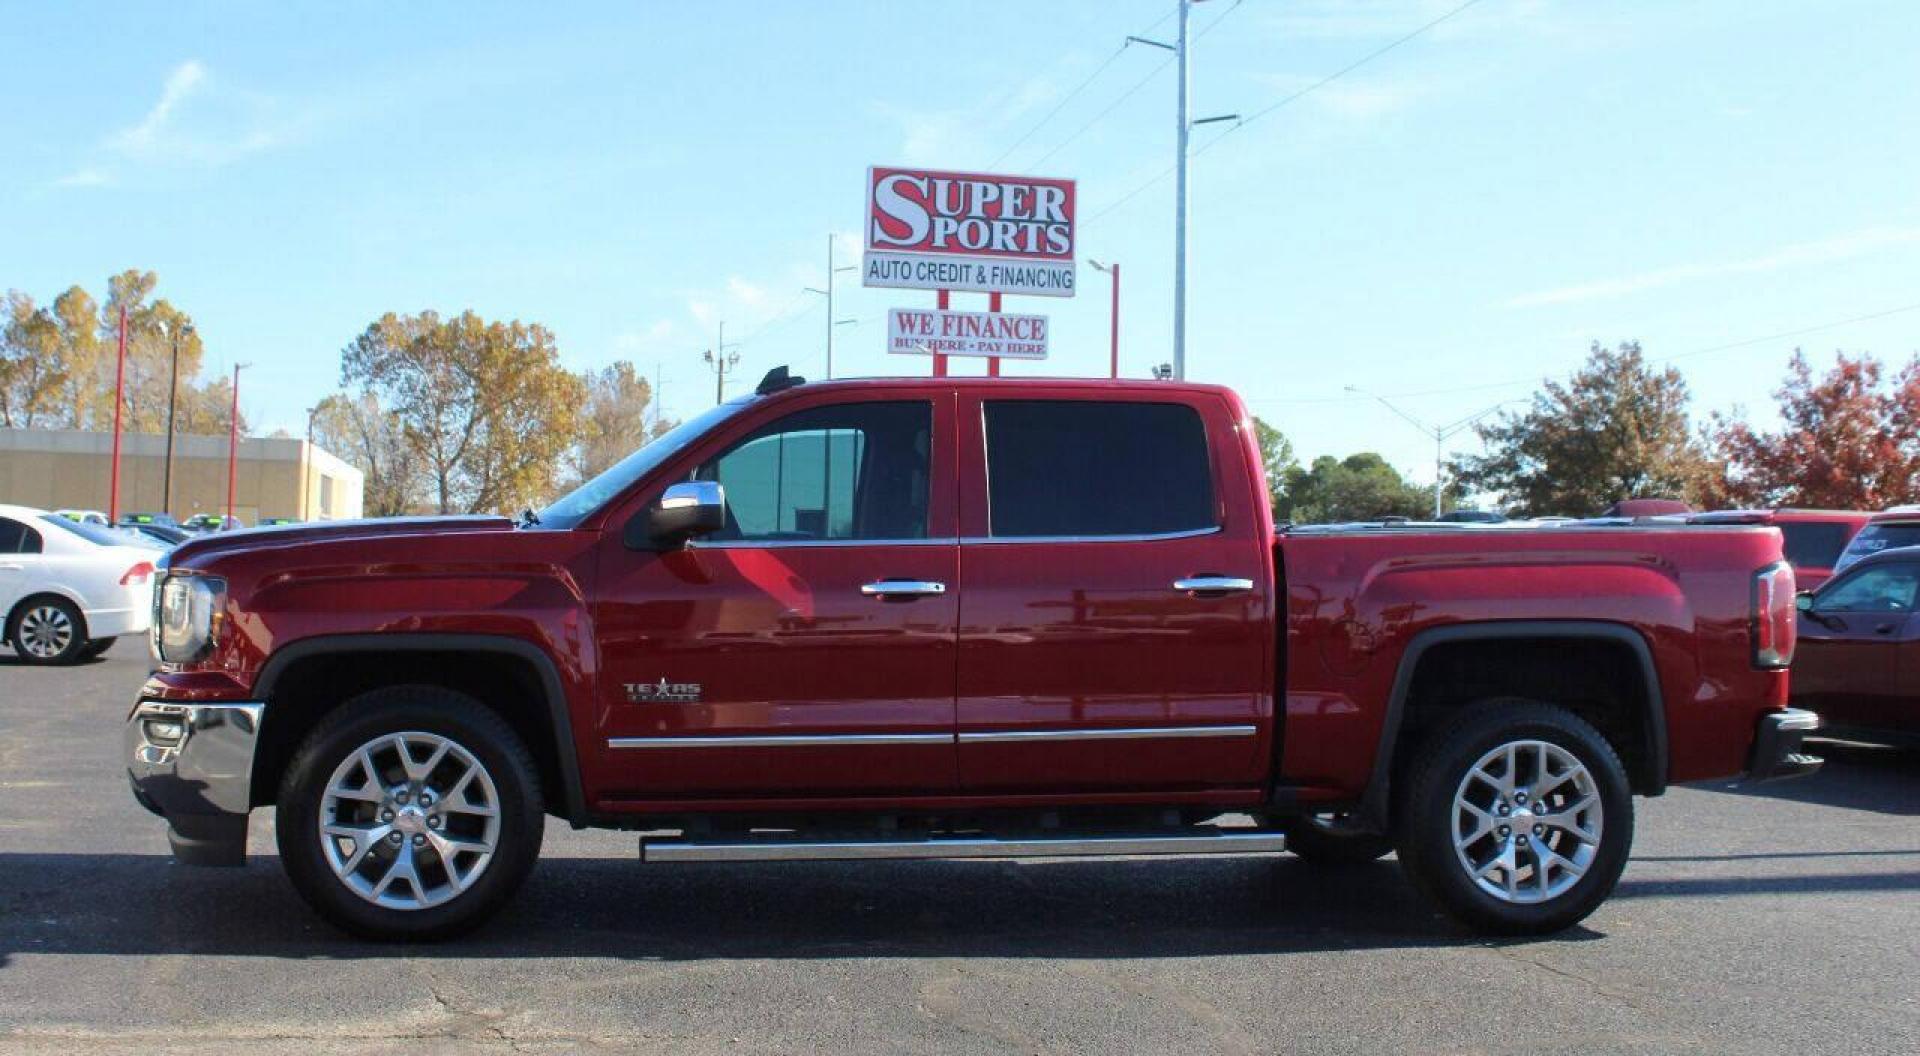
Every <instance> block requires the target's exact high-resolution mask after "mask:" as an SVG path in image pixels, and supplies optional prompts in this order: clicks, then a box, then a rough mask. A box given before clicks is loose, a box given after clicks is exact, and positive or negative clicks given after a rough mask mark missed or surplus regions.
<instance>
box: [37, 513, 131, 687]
mask: <svg viewBox="0 0 1920 1056" xmlns="http://www.w3.org/2000/svg"><path fill="white" fill-rule="evenodd" d="M156 556H157V555H156V554H155V553H154V551H153V549H152V548H151V547H148V546H143V545H141V544H139V543H135V542H133V541H132V540H130V539H129V538H128V537H127V536H126V535H124V534H122V533H120V532H117V531H114V530H113V529H111V528H107V527H103V526H101V525H97V524H86V523H82V522H78V521H71V520H68V519H67V518H65V517H62V516H60V515H59V514H57V513H48V512H46V511H45V510H36V509H31V508H29V507H26V506H6V505H0V614H4V615H5V617H6V623H5V624H4V625H3V627H0V630H4V634H5V637H6V641H7V644H8V645H10V646H12V647H13V651H14V653H15V655H17V656H18V657H19V658H20V660H21V661H22V662H24V663H29V664H72V663H78V662H79V661H82V660H87V659H90V658H92V657H96V656H99V655H100V654H101V653H104V652H106V651H107V650H108V649H109V648H111V647H112V645H113V642H114V639H116V638H118V637H120V636H121V635H124V634H145V633H146V631H147V627H148V626H149V624H151V622H152V620H153V579H154V574H153V561H154V558H155V557H156Z"/></svg>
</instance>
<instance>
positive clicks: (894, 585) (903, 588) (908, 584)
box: [860, 579, 947, 598]
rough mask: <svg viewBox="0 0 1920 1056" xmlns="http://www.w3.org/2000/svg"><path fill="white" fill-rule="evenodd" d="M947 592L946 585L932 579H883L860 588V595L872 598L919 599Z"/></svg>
mask: <svg viewBox="0 0 1920 1056" xmlns="http://www.w3.org/2000/svg"><path fill="white" fill-rule="evenodd" d="M946 592H947V585H946V584H945V583H935V582H933V581H932V580H930V579H883V580H880V581H879V582H877V583H868V584H866V585H864V586H862V587H861V588H860V593H862V594H865V595H866V596H867V597H870V598H919V597H925V596H927V595H929V594H945V593H946Z"/></svg>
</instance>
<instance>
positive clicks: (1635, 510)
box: [1600, 499, 1693, 517]
mask: <svg viewBox="0 0 1920 1056" xmlns="http://www.w3.org/2000/svg"><path fill="white" fill-rule="evenodd" d="M1692 512H1693V507H1691V506H1689V505H1687V504H1686V503H1684V502H1681V501H1680V500H1679V499H1621V500H1620V501H1619V502H1616V503H1614V504H1613V505H1611V506H1609V507H1607V508H1606V509H1604V510H1602V511H1600V516H1602V517H1671V516H1673V515H1675V514H1687V513H1692Z"/></svg>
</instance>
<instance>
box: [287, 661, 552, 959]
mask: <svg viewBox="0 0 1920 1056" xmlns="http://www.w3.org/2000/svg"><path fill="white" fill-rule="evenodd" d="M403 732H404V733H421V734H427V735H431V736H435V737H441V738H445V739H446V740H449V741H452V742H453V743H454V744H456V745H457V746H459V747H460V748H462V749H464V750H465V751H466V752H468V753H469V754H470V755H471V757H472V758H473V759H474V760H475V761H477V762H478V764H479V765H480V767H482V768H483V769H484V772H485V775H486V776H487V777H488V778H490V779H491V781H492V782H493V786H494V788H495V789H496V790H497V796H496V802H494V804H493V806H494V807H495V808H496V809H497V811H498V817H499V830H498V834H497V838H496V842H495V844H494V850H493V853H492V855H491V857H490V858H489V859H488V860H487V861H486V863H485V867H484V870H483V871H482V872H480V874H479V875H478V876H477V877H476V878H475V879H474V880H473V881H472V886H470V887H467V888H466V889H465V890H464V891H460V892H459V893H457V894H454V895H452V897H451V898H450V899H449V900H447V901H445V902H442V903H440V904H438V905H430V906H425V907H421V908H406V909H396V908H388V907H386V906H382V905H377V904H375V903H374V902H372V901H369V900H368V898H366V897H362V895H360V894H358V893H356V892H355V891H354V890H353V889H351V888H349V887H348V886H347V882H346V881H345V880H343V879H342V878H341V877H340V876H339V875H336V873H335V872H334V868H333V865H332V864H330V862H329V861H328V858H327V852H326V850H325V849H324V847H323V844H322V841H321V839H320V837H319V823H320V811H321V809H322V803H323V800H324V798H325V793H326V786H327V783H328V781H329V780H330V779H331V778H332V777H333V774H334V771H335V769H336V768H337V767H340V766H342V765H343V764H344V763H345V761H346V760H347V758H348V756H349V755H352V754H354V753H357V752H358V751H359V749H360V748H361V747H362V746H363V745H367V744H369V743H371V742H374V741H376V740H378V739H379V738H381V737H383V736H385V735H391V734H398V733H403ZM416 761H417V760H416ZM382 783H385V782H382ZM413 787H415V788H418V787H419V786H417V785H416V786H413ZM416 794H417V793H416ZM443 806H444V804H443ZM449 817H451V815H449ZM275 828H276V830H277V831H276V837H277V841H278V843H279V847H280V862H281V865H282V866H283V867H284V868H285V869H286V871H287V876H288V878H289V879H291V880H292V881H293V886H294V888H295V889H296V890H298V891H299V892H300V896H301V897H302V898H304V899H306V901H307V904H308V905H311V906H312V907H313V908H314V910H315V911H317V912H318V913H319V914H320V915H321V916H322V917H324V918H326V919H327V921H328V922H329V923H332V924H333V925H335V926H336V927H339V928H340V929H342V930H344V931H347V932H350V933H352V934H354V935H357V936H360V937H362V938H368V939H377V940H382V941H432V940H438V939H445V938H450V937H452V936H454V935H458V934H460V933H461V932H464V931H466V930H468V929H470V928H472V927H474V926H476V925H478V924H479V923H481V922H482V921H484V920H485V919H486V918H487V917H488V916H490V915H491V914H493V913H494V912H495V911H496V910H498V909H499V908H500V907H501V906H502V905H503V904H504V903H505V902H506V901H507V900H508V899H509V898H511V897H512V896H513V894H514V892H516V891H517V890H518V889H519V887H520V885H521V883H522V882H523V881H524V880H525V879H526V877H527V873H528V872H529V871H530V870H531V869H532V868H533V863H534V861H535V860H536V859H537V858H538V857H539V856H540V841H541V838H542V836H543V835H544V832H545V818H544V810H543V805H542V799H541V791H540V779H539V770H538V768H537V767H536V766H535V765H534V761H533V757H532V755H531V754H529V753H528V751H527V747H526V745H525V744H524V743H523V742H522V741H521V740H520V738H519V737H518V736H517V735H516V734H515V733H514V732H513V729H512V728H511V727H509V726H508V725H507V723H506V722H505V721H504V720H502V719H501V718H500V716H499V715H497V714H495V713H494V712H493V711H491V710H489V709H488V708H487V707H486V706H485V705H483V704H481V703H480V702H479V701H477V700H474V699H473V698H471V697H469V696H466V695H465V694H461V693H455V692H453V691H451V690H447V689H442V688H440V687H437V686H392V687H388V688H384V689H376V690H373V691H371V692H368V693H363V694H361V695H360V696H357V697H354V698H353V699H351V700H348V701H347V702H345V703H344V704H343V705H341V706H340V707H339V708H337V709H335V710H334V711H333V712H331V713H330V714H328V715H327V716H326V717H325V718H324V719H322V720H321V721H320V723H319V725H317V726H315V727H314V729H313V731H312V732H311V733H309V734H308V735H307V737H306V740H305V741H304V742H302V744H301V746H300V749H299V751H297V752H296V753H295V754H294V757H293V761H292V762H291V763H290V764H289V765H288V767H287V771H286V774H285V775H284V776H283V777H282V779H281V782H280V796H279V804H278V807H277V812H276V814H275ZM451 833H452V822H451V821H449V822H448V823H447V830H446V832H445V833H443V834H449V835H450V834H451ZM404 840H405V837H402V841H403V842H404ZM415 842H416V843H418V842H419V840H418V839H416V840H415ZM423 860H424V859H423ZM375 868H377V864H376V865H375ZM416 890H417V889H416ZM377 893H378V892H376V894H377Z"/></svg>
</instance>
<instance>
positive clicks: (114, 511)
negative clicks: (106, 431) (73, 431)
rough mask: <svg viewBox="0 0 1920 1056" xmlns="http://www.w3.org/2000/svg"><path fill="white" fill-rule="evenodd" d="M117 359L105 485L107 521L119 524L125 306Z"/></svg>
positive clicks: (125, 334)
mask: <svg viewBox="0 0 1920 1056" xmlns="http://www.w3.org/2000/svg"><path fill="white" fill-rule="evenodd" d="M119 345H120V351H119V359H118V360H117V361H116V362H117V365H116V366H115V367H114V368H113V469H112V470H111V471H110V472H109V473H108V476H109V477H110V478H111V479H110V482H109V483H108V484H107V520H109V521H112V522H113V523H114V524H119V523H120V411H121V409H122V408H124V407H125V406H126V405H127V306H126V305H125V304H122V305H121V306H120V337H119Z"/></svg>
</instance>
